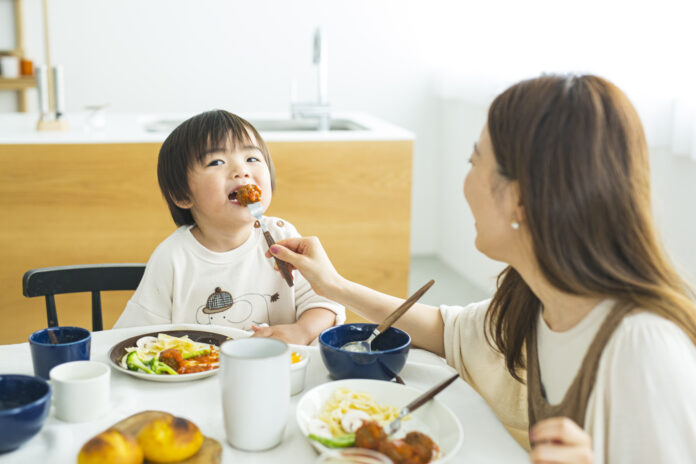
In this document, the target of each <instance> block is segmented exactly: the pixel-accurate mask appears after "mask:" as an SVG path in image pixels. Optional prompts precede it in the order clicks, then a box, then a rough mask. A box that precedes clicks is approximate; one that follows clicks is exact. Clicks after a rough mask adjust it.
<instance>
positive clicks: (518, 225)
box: [510, 221, 520, 230]
mask: <svg viewBox="0 0 696 464" xmlns="http://www.w3.org/2000/svg"><path fill="white" fill-rule="evenodd" d="M510 227H512V228H513V229H515V230H517V229H519V228H520V223H519V222H517V221H512V223H511V224H510Z"/></svg>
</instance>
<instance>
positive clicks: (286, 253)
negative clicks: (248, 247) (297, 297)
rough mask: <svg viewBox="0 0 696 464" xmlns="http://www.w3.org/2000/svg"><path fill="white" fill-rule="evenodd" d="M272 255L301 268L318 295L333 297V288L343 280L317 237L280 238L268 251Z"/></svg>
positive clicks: (267, 253) (296, 267) (298, 268)
mask: <svg viewBox="0 0 696 464" xmlns="http://www.w3.org/2000/svg"><path fill="white" fill-rule="evenodd" d="M271 255H273V256H275V257H276V258H278V259H282V260H283V261H285V262H286V263H288V264H290V267H291V268H294V269H297V270H299V271H300V272H301V273H302V275H303V276H304V278H305V279H307V281H308V282H309V285H311V286H312V289H313V290H314V291H315V292H316V294H317V295H320V296H324V297H327V298H331V289H332V288H335V287H336V286H337V284H338V282H340V281H341V280H342V277H341V276H340V275H339V273H338V272H336V269H335V268H334V266H333V264H332V263H331V260H330V259H329V257H328V256H327V255H326V251H324V248H323V247H322V246H321V242H319V239H318V238H317V237H306V238H305V237H302V238H286V239H285V240H280V241H279V242H278V243H276V244H275V245H272V246H271V247H270V249H269V250H268V251H267V252H266V256H267V257H269V258H270V257H271Z"/></svg>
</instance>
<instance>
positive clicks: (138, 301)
mask: <svg viewBox="0 0 696 464" xmlns="http://www.w3.org/2000/svg"><path fill="white" fill-rule="evenodd" d="M263 220H264V222H265V224H266V226H267V227H268V229H269V231H270V233H271V235H272V236H273V237H274V238H275V240H276V241H278V240H282V239H284V238H288V237H299V234H298V233H297V230H295V227H293V226H292V224H290V223H288V222H285V221H283V220H282V219H279V218H275V217H264V218H263ZM191 228H192V226H182V227H179V228H178V229H177V230H176V231H175V232H174V233H173V234H172V235H170V236H169V237H167V238H166V239H165V240H164V241H163V242H162V243H161V244H160V245H159V246H158V247H157V248H156V249H155V251H154V252H153V253H152V256H151V257H150V260H149V261H148V263H147V266H146V269H145V273H144V275H143V278H142V280H141V282H140V285H139V286H138V288H137V290H136V291H135V293H134V294H133V297H132V298H131V300H130V301H129V302H128V304H127V306H126V309H125V310H124V311H123V313H122V314H121V316H120V318H119V319H118V321H116V324H115V325H114V327H115V328H120V327H132V326H141V325H154V324H163V323H198V324H216V325H226V326H230V327H235V328H238V329H243V330H251V326H252V324H253V325H260V324H264V323H265V324H268V325H275V324H291V323H293V322H295V321H297V319H298V318H299V317H300V315H302V313H303V312H305V311H307V310H308V309H311V308H326V309H328V310H330V311H333V312H334V313H336V324H341V323H343V322H344V321H345V309H344V307H343V306H341V305H339V304H337V303H334V302H332V301H330V300H327V299H325V298H322V297H320V296H318V295H317V294H316V293H314V291H313V290H312V288H311V287H310V285H309V283H308V282H307V281H306V280H305V279H304V277H302V275H301V274H300V273H299V272H294V273H293V274H294V286H293V287H290V286H288V284H287V283H286V282H285V281H284V280H283V277H282V275H281V273H280V272H278V271H277V270H275V269H274V261H273V259H272V258H266V256H265V253H266V250H267V249H268V245H267V244H266V241H265V239H264V236H263V232H262V230H261V228H259V227H254V228H253V229H252V232H251V234H250V235H249V238H248V239H247V240H246V241H245V242H244V243H243V244H242V245H240V246H239V247H237V248H235V249H234V250H231V251H226V252H214V251H211V250H209V249H207V248H206V247H204V246H203V245H202V244H201V243H200V242H198V240H197V239H196V238H195V237H194V236H193V234H192V233H191Z"/></svg>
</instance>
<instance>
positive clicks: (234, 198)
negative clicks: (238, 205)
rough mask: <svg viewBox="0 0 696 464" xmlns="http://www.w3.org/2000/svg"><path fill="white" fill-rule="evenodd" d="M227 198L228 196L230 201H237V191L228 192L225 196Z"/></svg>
mask: <svg viewBox="0 0 696 464" xmlns="http://www.w3.org/2000/svg"><path fill="white" fill-rule="evenodd" d="M227 198H228V199H229V200H230V201H237V192H236V191H235V192H232V193H230V194H229V195H228V196H227Z"/></svg>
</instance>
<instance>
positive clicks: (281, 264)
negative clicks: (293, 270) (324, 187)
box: [263, 230, 294, 287]
mask: <svg viewBox="0 0 696 464" xmlns="http://www.w3.org/2000/svg"><path fill="white" fill-rule="evenodd" d="M263 236H264V237H266V243H268V247H269V248H270V246H271V245H273V244H274V243H275V240H273V237H271V233H270V232H269V231H268V230H264V231H263ZM273 259H275V262H276V264H277V265H278V269H280V273H281V274H282V275H283V279H285V282H287V283H288V286H290V287H292V286H293V285H294V283H293V281H292V274H290V270H289V269H288V263H286V262H285V261H282V260H280V259H278V258H276V257H275V256H274V257H273Z"/></svg>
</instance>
